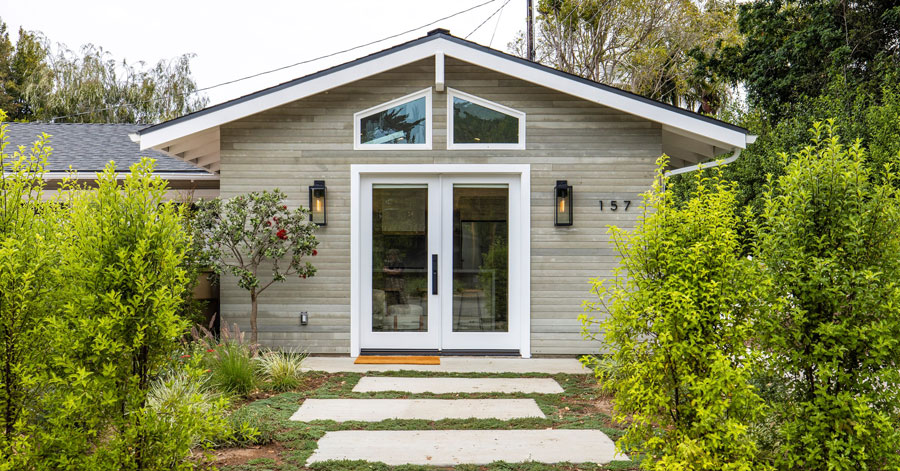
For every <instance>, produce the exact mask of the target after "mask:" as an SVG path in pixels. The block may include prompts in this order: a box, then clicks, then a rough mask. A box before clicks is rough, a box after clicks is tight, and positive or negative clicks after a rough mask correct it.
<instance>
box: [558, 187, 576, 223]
mask: <svg viewBox="0 0 900 471" xmlns="http://www.w3.org/2000/svg"><path fill="white" fill-rule="evenodd" d="M554 193H555V194H556V218H555V219H554V225H556V226H571V225H572V222H574V219H573V216H572V209H573V208H572V185H569V184H568V182H567V181H566V180H556V188H555V191H554Z"/></svg>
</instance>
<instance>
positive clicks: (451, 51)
mask: <svg viewBox="0 0 900 471" xmlns="http://www.w3.org/2000/svg"><path fill="white" fill-rule="evenodd" d="M438 52H441V53H443V55H445V56H451V57H455V58H457V59H460V60H462V61H465V62H469V63H472V64H474V65H476V66H479V67H484V68H486V69H490V70H494V71H496V72H500V73H502V74H506V75H510V76H512V77H516V78H519V79H522V80H525V81H527V82H531V83H534V84H537V85H540V86H543V87H546V88H550V89H553V90H556V91H559V92H562V93H565V94H568V95H572V96H575V97H578V98H582V99H584V100H587V101H592V102H594V103H598V104H601V105H604V106H608V107H610V108H613V109H617V110H620V111H623V112H625V113H629V114H632V115H635V116H639V117H642V118H645V119H647V120H650V121H654V122H658V123H661V124H663V125H665V126H670V127H672V128H677V129H683V130H685V131H688V132H691V133H694V134H699V135H702V136H706V137H708V138H710V139H713V140H716V141H719V142H722V143H725V144H727V146H724V147H731V148H746V146H747V144H748V141H749V139H748V135H747V134H745V133H743V132H740V131H738V130H734V129H730V128H728V127H725V126H721V125H718V124H716V123H713V122H709V121H705V120H702V119H697V118H693V117H691V116H689V115H686V114H683V113H679V112H677V111H675V110H670V109H666V108H665V107H662V106H658V105H655V104H652V103H648V102H644V101H642V100H639V99H636V98H632V97H629V96H627V95H624V94H619V93H615V92H612V91H609V90H604V89H602V88H598V87H596V86H593V85H591V84H588V83H584V82H581V81H579V80H576V79H571V78H568V77H564V76H560V75H557V74H554V73H551V72H548V71H546V70H541V69H539V68H536V67H533V66H530V65H527V64H524V63H519V62H517V61H514V60H510V59H508V58H505V57H502V56H499V55H495V54H491V53H489V52H485V51H482V50H479V49H476V48H474V47H470V46H467V45H464V44H460V43H457V42H453V41H450V40H448V39H445V38H438V39H433V40H429V41H425V42H422V43H421V44H417V45H415V46H410V47H407V48H404V49H401V50H398V51H396V52H392V53H389V54H385V55H383V56H381V57H378V58H376V59H372V60H368V61H365V62H362V63H360V64H357V65H353V66H349V67H345V68H343V69H340V70H337V71H335V72H331V73H327V74H323V75H322V76H320V77H316V78H313V79H310V80H307V81H305V82H301V83H298V84H296V85H293V86H289V87H285V88H283V89H280V90H277V91H274V92H271V93H266V94H263V95H261V96H259V97H257V98H253V99H249V100H246V101H243V102H240V103H235V104H233V105H229V106H225V107H223V108H222V109H219V110H216V111H213V112H210V113H206V114H202V115H199V116H197V117H195V118H190V119H185V120H183V121H181V122H178V123H173V124H171V125H169V126H165V127H161V128H159V129H156V130H148V131H147V132H145V133H142V134H141V149H142V150H143V149H148V148H152V147H156V146H159V145H160V144H164V143H167V142H171V141H174V140H176V139H179V138H182V137H185V136H188V135H191V134H194V133H197V132H201V131H204V130H207V129H211V128H214V127H216V126H220V125H222V124H225V123H228V122H231V121H234V120H237V119H240V118H243V117H245V116H250V115H252V114H255V113H259V112H261V111H265V110H268V109H271V108H275V107H277V106H280V105H283V104H285V103H290V102H292V101H296V100H300V99H302V98H305V97H308V96H311V95H314V94H316V93H321V92H324V91H326V90H330V89H333V88H336V87H340V86H342V85H346V84H348V83H352V82H355V81H357V80H360V79H363V78H365V77H369V76H372V75H375V74H379V73H382V72H386V71H388V70H391V69H394V68H397V67H400V66H403V65H406V64H409V63H412V62H416V61H418V60H422V59H425V58H427V57H431V56H434V55H435V54H436V53H438Z"/></svg>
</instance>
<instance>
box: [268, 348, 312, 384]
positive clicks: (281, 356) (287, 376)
mask: <svg viewBox="0 0 900 471" xmlns="http://www.w3.org/2000/svg"><path fill="white" fill-rule="evenodd" d="M305 358H306V354H304V353H294V352H293V351H287V352H283V351H278V350H268V351H266V352H264V353H263V354H261V355H259V356H258V357H256V362H257V366H258V367H259V372H260V374H261V375H262V377H263V379H265V380H266V381H267V382H268V383H269V387H271V388H272V389H274V390H276V391H290V390H291V389H295V388H297V387H298V386H300V384H301V382H302V376H303V373H302V371H301V367H302V364H303V359H305Z"/></svg>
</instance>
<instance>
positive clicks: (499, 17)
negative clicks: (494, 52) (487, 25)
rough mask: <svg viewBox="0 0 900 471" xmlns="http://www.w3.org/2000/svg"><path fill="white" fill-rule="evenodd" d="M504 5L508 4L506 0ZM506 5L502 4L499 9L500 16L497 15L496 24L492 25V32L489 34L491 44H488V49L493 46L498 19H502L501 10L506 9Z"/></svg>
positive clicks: (498, 24)
mask: <svg viewBox="0 0 900 471" xmlns="http://www.w3.org/2000/svg"><path fill="white" fill-rule="evenodd" d="M506 3H509V0H507V1H506ZM506 3H504V4H503V6H502V7H500V14H499V15H497V22H496V23H494V32H493V33H491V42H489V43H488V47H491V46H493V45H494V36H496V35H497V27H498V26H500V19H501V18H503V9H504V8H506Z"/></svg>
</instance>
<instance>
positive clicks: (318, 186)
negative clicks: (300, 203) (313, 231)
mask: <svg viewBox="0 0 900 471" xmlns="http://www.w3.org/2000/svg"><path fill="white" fill-rule="evenodd" d="M309 211H310V214H309V219H310V221H312V222H313V223H315V224H317V225H319V226H324V225H326V223H327V221H328V220H327V218H326V217H325V180H316V181H315V182H314V183H313V186H311V187H309Z"/></svg>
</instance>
